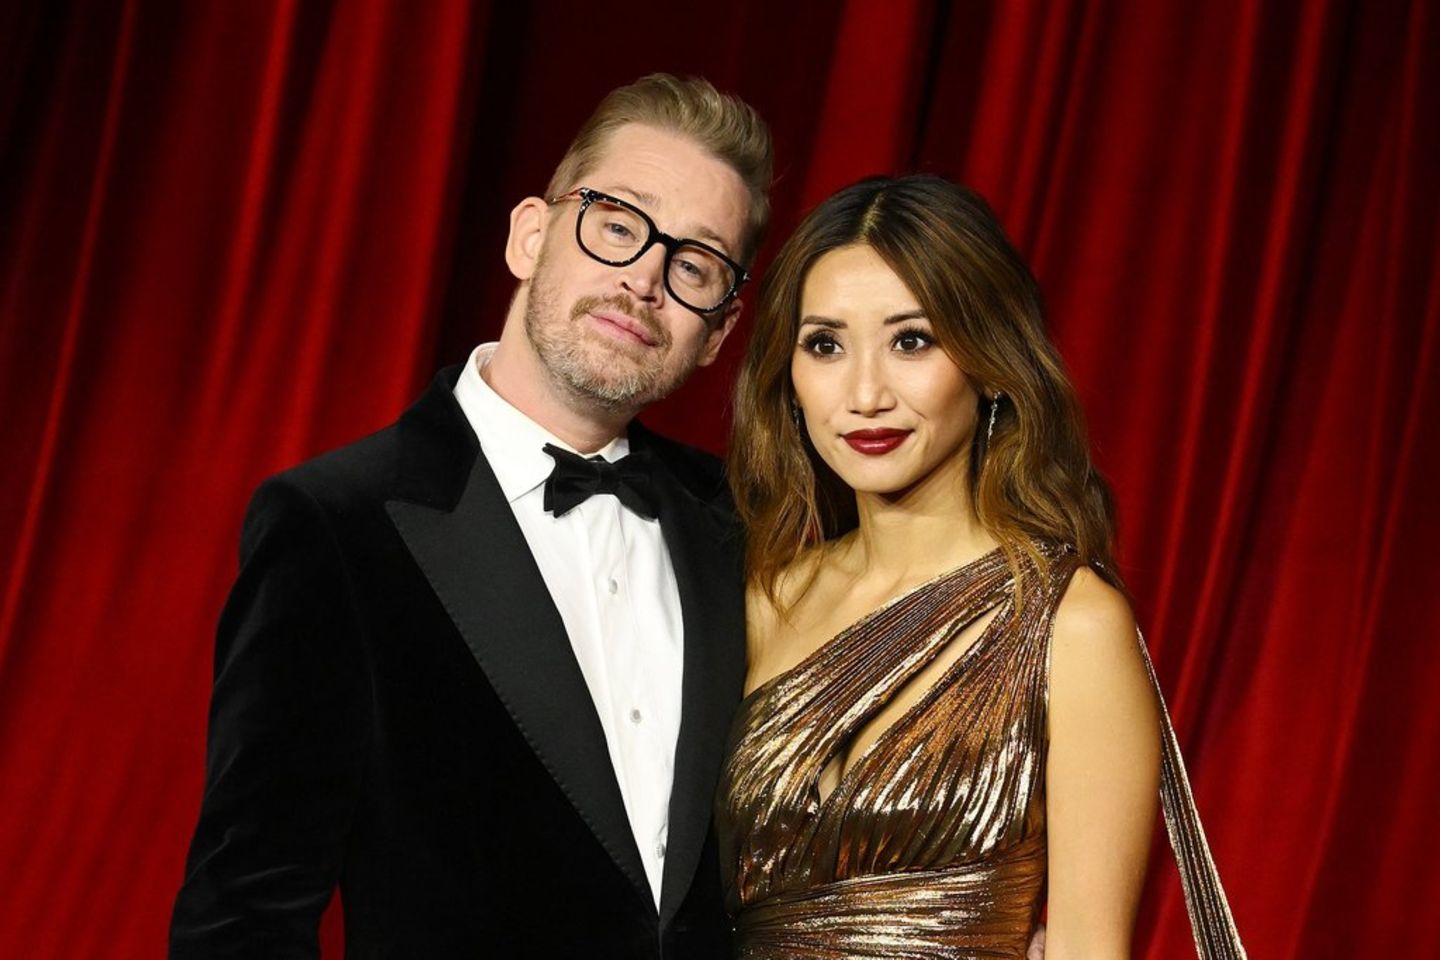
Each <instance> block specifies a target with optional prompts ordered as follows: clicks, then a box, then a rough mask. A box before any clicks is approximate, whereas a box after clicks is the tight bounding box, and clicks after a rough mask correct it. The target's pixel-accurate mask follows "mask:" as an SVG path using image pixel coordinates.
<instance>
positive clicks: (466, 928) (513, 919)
mask: <svg viewBox="0 0 1440 960" xmlns="http://www.w3.org/2000/svg"><path fill="white" fill-rule="evenodd" d="M457 372H458V368H452V369H450V370H447V371H444V372H442V373H441V374H440V376H439V377H437V378H436V381H435V383H434V384H433V385H432V386H431V387H430V389H429V390H428V392H427V393H426V394H425V395H424V396H423V397H422V398H421V399H420V400H419V401H418V402H417V403H416V404H415V405H414V406H413V407H411V408H410V409H409V410H408V411H406V413H405V414H404V415H403V416H402V417H401V418H400V420H399V421H398V422H397V423H396V424H394V425H392V426H391V427H389V428H387V429H385V430H382V431H381V432H380V433H377V434H375V435H373V436H371V437H368V438H366V439H364V440H361V441H359V442H358V443H356V444H353V445H351V446H349V447H345V448H343V449H341V450H338V451H335V452H333V453H330V454H326V455H324V456H321V457H319V458H317V459H315V460H313V461H310V462H309V463H306V464H304V465H302V466H300V467H297V468H295V469H294V470H290V471H288V472H286V473H283V474H280V475H279V476H277V477H274V478H272V479H271V480H268V481H267V482H266V483H265V484H263V485H262V486H261V487H260V489H259V491H258V492H257V493H256V495H255V498H254V500H253V501H252V503H251V506H250V510H249V513H248V515H247V517H246V521H245V528H244V533H243V535H242V544H241V569H240V575H239V578H238V579H237V581H236V583H235V587H234V589H233V591H232V593H231V595H230V599H229V601H228V602H227V604H226V607H225V611H224V613H223V615H222V616H221V620H220V626H219V630H218V640H217V650H216V660H215V686H214V693H213V699H212V703H211V709H210V731H209V746H208V755H207V763H206V768H207V769H206V786H205V795H204V800H203V803H202V806H201V811H200V820H199V825H198V827H197V828H196V831H195V836H194V839H193V841H192V845H191V849H190V856H189V860H188V863H187V867H186V876H185V882H184V885H183V887H182V888H181V890H180V894H179V897H178V899H177V901H176V904H175V912H174V917H173V921H172V927H171V942H170V955H171V957H172V958H190V957H197V958H198V957H206V958H210V957H257V958H258V957H265V958H288V957H313V956H316V955H317V952H318V951H317V946H316V928H317V924H318V920H319V917H320V914H321V912H322V911H323V909H324V908H325V905H326V903H327V901H328V900H329V898H330V895H331V892H332V890H333V889H334V888H335V887H336V885H337V884H338V885H339V888H340V890H341V895H342V900H343V902H344V914H345V939H346V955H347V957H351V958H370V957H389V958H411V957H415V958H429V960H441V958H449V957H465V958H484V957H507V958H508V957H583V958H592V957H593V958H606V957H615V958H622V957H623V958H632V957H633V958H642V957H643V958H656V957H664V958H672V957H673V958H682V960H690V958H707V957H717V958H718V957H724V956H728V954H729V923H728V920H727V918H726V917H725V915H724V913H723V909H722V905H721V894H720V877H719V866H718V862H717V857H716V852H715V839H714V836H713V833H712V831H711V829H710V819H711V818H710V812H711V805H712V797H713V794H714V790H715V785H716V778H717V776H718V772H719V767H720V759H721V752H722V750H723V747H724V740H725V736H726V732H727V728H728V725H729V722H730V717H731V714H732V712H733V710H734V708H735V706H736V704H737V703H738V701H739V699H740V692H741V688H742V684H743V674H744V643H743V597H742V592H741V591H742V588H741V566H740V564H741V558H740V553H741V541H740V536H739V533H738V528H737V525H736V521H735V519H734V516H733V514H732V513H731V511H730V506H729V504H730V501H729V498H728V494H727V492H726V490H725V486H724V482H723V478H722V476H721V473H720V470H719V465H718V462H717V461H715V459H714V458H712V457H709V456H708V455H705V454H702V453H699V452H698V451H694V450H691V449H689V448H686V447H682V446H680V445H678V444H675V443H672V442H670V441H667V440H665V439H663V438H660V437H657V436H655V435H654V434H651V433H649V432H648V431H646V430H644V429H643V428H641V427H639V426H638V425H634V426H632V429H631V432H630V439H631V446H632V449H636V450H643V449H648V450H650V451H651V452H652V453H653V454H654V456H655V458H656V459H657V460H658V461H659V464H660V467H659V469H658V470H657V477H656V488H657V495H658V500H659V506H660V524H661V528H662V530H663V533H664V539H665V544H666V546H667V548H668V549H669V552H670V557H671V560H672V562H673V565H674V569H675V575H676V579H677V581H678V585H679V593H680V602H681V607H682V610H683V617H684V628H685V637H684V650H685V653H684V680H683V691H682V698H683V707H682V710H683V713H682V719H681V724H680V734H679V743H678V745H677V748H676V755H675V785H674V790H673V793H672V795H671V800H670V819H669V840H668V844H667V852H666V861H665V870H664V881H663V885H662V896H661V902H660V909H659V911H658V913H657V911H656V908H655V902H654V897H653V894H652V893H651V891H650V888H649V885H648V884H647V882H646V879H645V872H644V869H643V867H642V866H641V859H640V853H639V851H638V850H637V848H636V845H635V841H634V838H633V835H632V833H631V830H630V824H629V820H628V818H627V817H626V813H625V808H624V804H623V802H622V800H621V797H620V790H619V787H618V785H617V783H616V780H615V776H614V773H613V771H612V769H611V766H610V760H609V753H608V751H607V750H606V745H605V738H604V734H603V732H602V729H601V726H600V720H599V717H598V716H597V715H596V712H595V709H594V705H593V703H592V701H591V698H590V693H589V690H588V688H587V687H586V685H585V680H584V678H583V676H582V675H581V673H580V668H579V666H578V665H577V664H576V662H575V658H574V655H573V654H572V652H571V648H570V643H569V639H568V638H567V636H566V633H565V628H564V626H563V624H562V622H561V619H560V614H559V612H558V611H557V610H556V608H555V606H554V604H553V602H552V601H551V599H550V595H549V593H548V592H547V590H546V587H545V583H544V581H543V580H542V579H541V576H540V572H539V569H538V568H537V567H536V565H535V562H534V560H533V559H532V557H531V555H530V552H529V550H528V549H527V547H526V544H525V540H524V536H523V535H522V534H521V532H520V528H519V526H518V524H517V523H516V521H515V519H514V515H513V514H512V513H511V511H510V507H509V505H508V504H507V503H506V502H505V499H504V497H503V496H502V494H501V492H500V488H499V486H498V484H497V483H496V480H495V476H494V473H493V472H492V471H491V469H490V465H489V463H488V462H487V461H486V460H485V457H484V456H483V455H482V454H481V452H480V449H479V444H478V442H477V441H476V439H475V434H474V432H473V431H472V430H471V428H470V426H469V424H468V423H467V422H466V420H465V417H464V414H463V413H462V412H461V410H460V407H459V405H458V404H457V403H456V402H455V399H454V396H453V395H452V393H451V390H452V388H453V385H454V383H455V379H456V376H457Z"/></svg>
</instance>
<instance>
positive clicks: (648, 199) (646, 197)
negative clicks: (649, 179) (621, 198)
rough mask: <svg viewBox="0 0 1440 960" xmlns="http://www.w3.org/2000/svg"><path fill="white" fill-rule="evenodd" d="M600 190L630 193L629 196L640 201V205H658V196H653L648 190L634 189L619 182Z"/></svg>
mask: <svg viewBox="0 0 1440 960" xmlns="http://www.w3.org/2000/svg"><path fill="white" fill-rule="evenodd" d="M602 192H603V193H628V194H630V196H632V197H634V198H635V200H636V202H637V203H640V204H642V205H644V206H651V207H658V206H659V205H660V198H659V197H657V196H655V194H653V193H648V192H646V191H644V190H636V189H635V188H634V187H627V186H625V185H624V184H619V183H617V184H616V185H615V186H613V187H609V188H608V189H606V190H604V191H602Z"/></svg>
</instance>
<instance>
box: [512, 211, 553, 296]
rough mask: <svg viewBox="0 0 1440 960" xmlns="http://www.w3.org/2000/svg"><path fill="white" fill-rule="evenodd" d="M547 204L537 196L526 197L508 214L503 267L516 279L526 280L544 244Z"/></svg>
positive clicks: (548, 213) (548, 214) (532, 273)
mask: <svg viewBox="0 0 1440 960" xmlns="http://www.w3.org/2000/svg"><path fill="white" fill-rule="evenodd" d="M549 222H550V205H549V204H548V203H546V202H545V201H544V200H541V199H540V198H539V197H526V198H525V199H524V200H521V201H520V202H519V203H517V204H516V205H515V209H514V210H511V211H510V236H509V238H508V239H507V240H506V241H505V264H506V266H508V267H509V268H510V273H511V274H512V275H514V277H515V279H516V280H529V279H530V278H531V277H532V276H533V275H534V274H535V264H537V263H538V262H539V261H540V248H541V247H543V246H544V245H545V227H546V225H547V224H548V223H549Z"/></svg>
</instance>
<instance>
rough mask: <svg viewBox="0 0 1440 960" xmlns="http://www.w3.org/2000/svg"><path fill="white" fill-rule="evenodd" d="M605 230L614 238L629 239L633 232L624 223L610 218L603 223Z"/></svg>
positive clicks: (632, 236)
mask: <svg viewBox="0 0 1440 960" xmlns="http://www.w3.org/2000/svg"><path fill="white" fill-rule="evenodd" d="M605 232H606V233H608V234H610V236H611V237H612V238H614V239H616V240H630V239H632V238H634V236H635V234H634V233H633V232H632V231H631V230H630V228H629V227H627V226H626V225H625V224H623V223H620V222H619V221H616V220H611V221H610V222H608V223H606V224H605Z"/></svg>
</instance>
